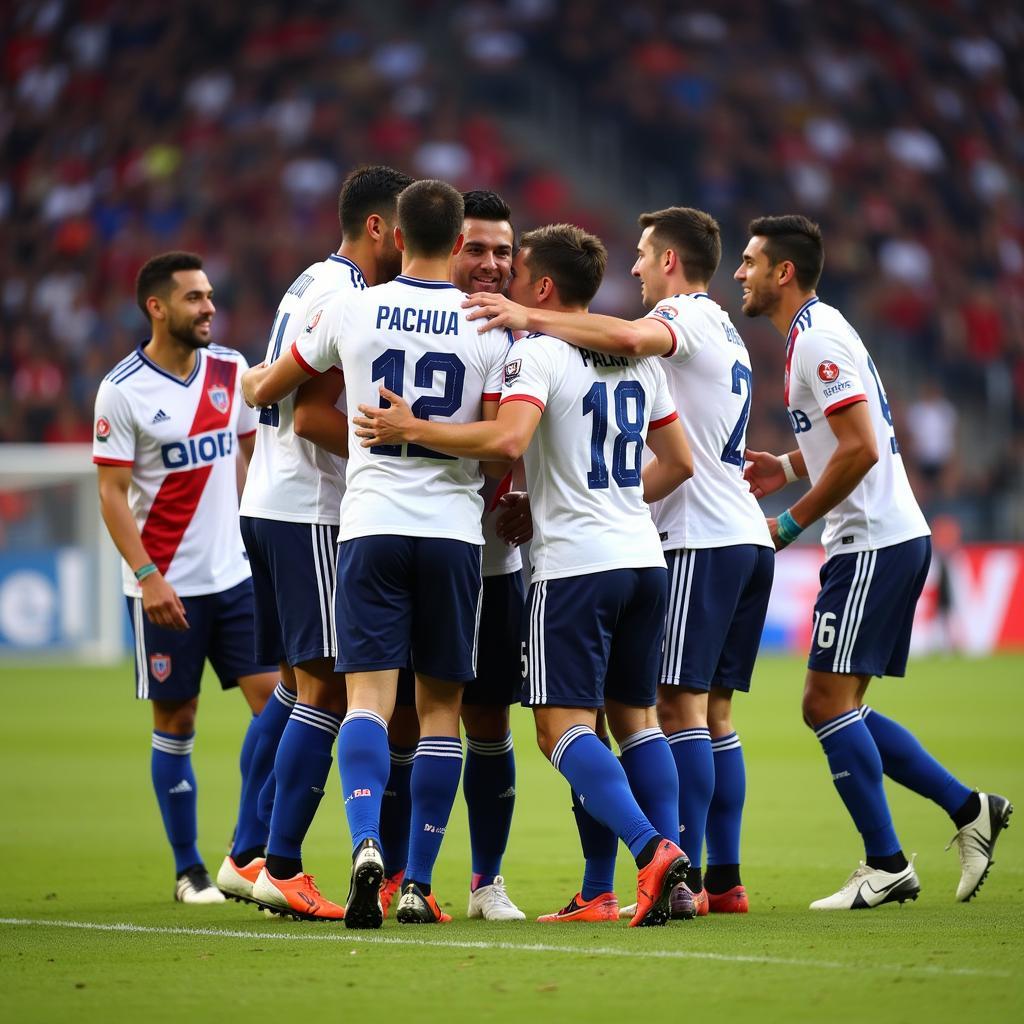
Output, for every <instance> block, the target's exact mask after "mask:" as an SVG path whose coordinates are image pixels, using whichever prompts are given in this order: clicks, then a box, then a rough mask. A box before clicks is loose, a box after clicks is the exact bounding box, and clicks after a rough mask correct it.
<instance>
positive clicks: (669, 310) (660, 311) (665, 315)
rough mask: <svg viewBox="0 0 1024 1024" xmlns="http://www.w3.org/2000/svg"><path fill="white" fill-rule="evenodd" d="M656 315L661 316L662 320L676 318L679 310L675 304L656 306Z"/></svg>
mask: <svg viewBox="0 0 1024 1024" xmlns="http://www.w3.org/2000/svg"><path fill="white" fill-rule="evenodd" d="M654 315H655V316H660V317H661V318H662V320H675V318H676V317H677V316H679V310H677V309H676V308H675V306H655V307H654Z"/></svg>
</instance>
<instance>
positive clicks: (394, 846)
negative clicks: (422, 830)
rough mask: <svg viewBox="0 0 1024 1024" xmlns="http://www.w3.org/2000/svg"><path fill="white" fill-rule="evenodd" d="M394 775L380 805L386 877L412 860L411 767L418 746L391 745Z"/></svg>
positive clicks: (390, 778) (390, 777) (402, 868)
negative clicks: (410, 829) (410, 847)
mask: <svg viewBox="0 0 1024 1024" xmlns="http://www.w3.org/2000/svg"><path fill="white" fill-rule="evenodd" d="M390 751H391V774H390V775H389V776H388V784H387V786H386V787H385V789H384V799H383V800H382V801H381V805H380V845H381V851H382V853H383V855H384V874H385V875H388V876H389V877H390V876H391V875H394V874H396V873H397V872H399V871H402V870H404V868H405V862H406V861H407V860H408V858H409V824H410V820H411V818H412V794H411V793H410V791H409V783H410V781H411V780H412V764H413V760H414V758H415V757H416V748H415V747H396V746H391V748H390Z"/></svg>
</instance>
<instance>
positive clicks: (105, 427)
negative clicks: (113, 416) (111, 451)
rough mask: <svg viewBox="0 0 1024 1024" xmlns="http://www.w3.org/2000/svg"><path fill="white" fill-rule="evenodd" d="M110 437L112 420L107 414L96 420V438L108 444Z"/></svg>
mask: <svg viewBox="0 0 1024 1024" xmlns="http://www.w3.org/2000/svg"><path fill="white" fill-rule="evenodd" d="M108 437H110V420H108V419H107V418H106V417H105V416H101V417H100V418H99V419H98V420H97V421H96V440H97V441H102V442H103V443H104V444H106V441H107V438H108Z"/></svg>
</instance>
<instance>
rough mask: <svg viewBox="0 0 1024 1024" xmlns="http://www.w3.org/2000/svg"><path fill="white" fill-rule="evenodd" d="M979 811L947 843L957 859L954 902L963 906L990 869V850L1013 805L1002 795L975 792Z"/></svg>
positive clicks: (1007, 821) (1007, 819)
mask: <svg viewBox="0 0 1024 1024" xmlns="http://www.w3.org/2000/svg"><path fill="white" fill-rule="evenodd" d="M978 797H979V799H980V800H981V810H980V811H979V812H978V816H977V817H976V818H975V819H974V821H972V822H971V823H970V824H969V825H964V827H963V828H962V829H960V831H959V832H957V834H956V835H955V836H953V838H952V839H950V841H949V845H948V846H947V847H946V849H947V850H948V849H949V847H950V846H952V845H953V844H954V843H955V844H956V852H957V855H958V856H959V857H960V884H959V885H958V886H957V887H956V898H957V902H958V903H966V902H967V901H968V900H969V899H970V898H971V897H972V896H974V895H976V894H977V892H978V890H979V889H980V888H981V884H982V882H984V881H985V878H986V876H987V875H988V871H989V868H991V867H992V865H993V863H995V862H994V861H993V860H992V851H993V849H995V845H996V840H997V839H998V838H999V833H1000V832H1002V830H1003V829H1004V828H1006V827H1007V826H1008V825H1009V823H1010V815H1011V814H1013V804H1011V803H1010V801H1009V800H1007V799H1006V797H1005V796H997V795H996V794H995V793H979V794H978Z"/></svg>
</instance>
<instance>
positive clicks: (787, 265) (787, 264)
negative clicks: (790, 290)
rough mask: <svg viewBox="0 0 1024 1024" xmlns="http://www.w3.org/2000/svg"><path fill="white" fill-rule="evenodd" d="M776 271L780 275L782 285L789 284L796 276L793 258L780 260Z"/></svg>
mask: <svg viewBox="0 0 1024 1024" xmlns="http://www.w3.org/2000/svg"><path fill="white" fill-rule="evenodd" d="M776 273H777V274H778V275H779V277H778V281H779V284H780V285H784V284H789V282H790V281H792V280H794V278H795V277H796V267H795V266H794V265H793V262H792V260H780V261H779V263H778V265H777V267H776Z"/></svg>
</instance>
